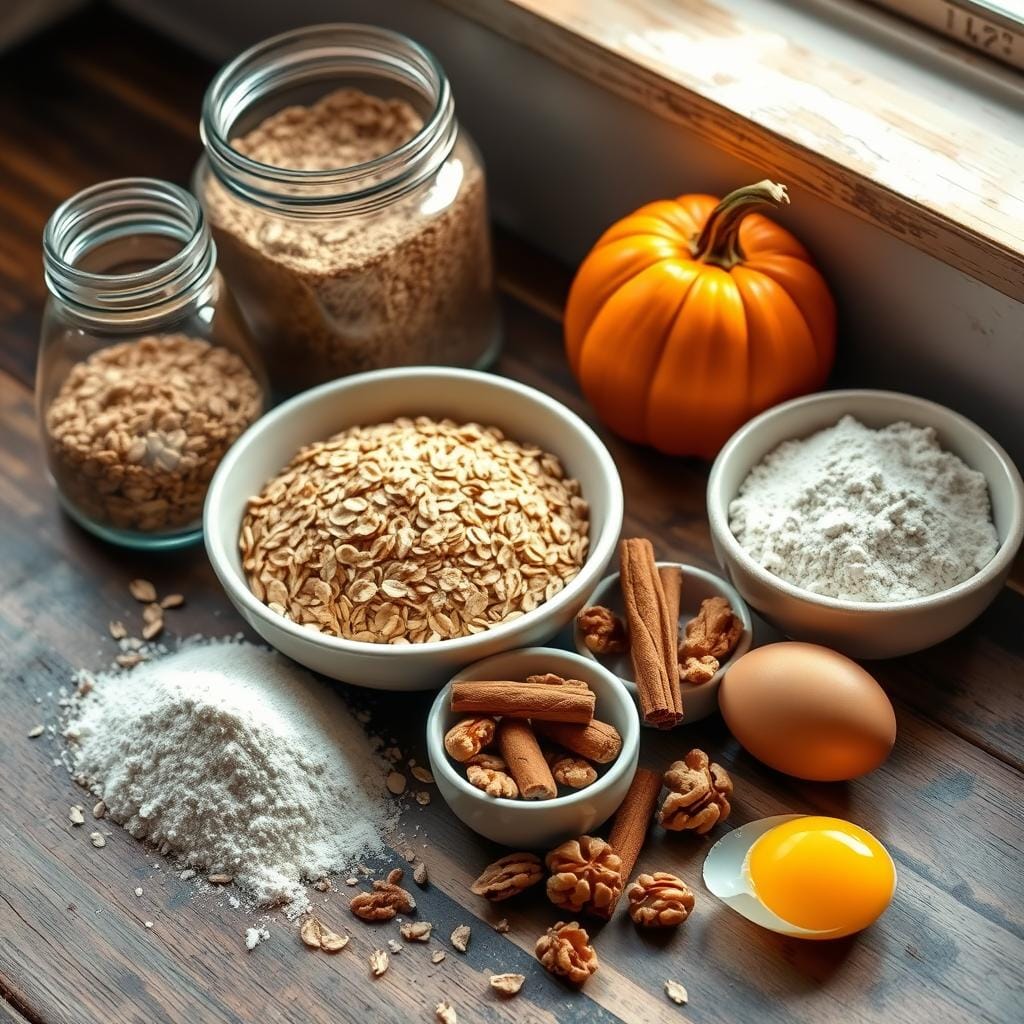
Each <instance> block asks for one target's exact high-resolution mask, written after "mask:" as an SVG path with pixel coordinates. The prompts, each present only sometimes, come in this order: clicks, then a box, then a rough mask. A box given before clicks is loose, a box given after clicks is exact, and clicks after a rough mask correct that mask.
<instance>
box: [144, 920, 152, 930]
mask: <svg viewBox="0 0 1024 1024" xmlns="http://www.w3.org/2000/svg"><path fill="white" fill-rule="evenodd" d="M142 923H143V924H144V925H145V926H146V927H147V928H152V927H153V922H152V921H143V922H142Z"/></svg>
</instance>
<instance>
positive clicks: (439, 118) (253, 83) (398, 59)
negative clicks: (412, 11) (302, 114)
mask: <svg viewBox="0 0 1024 1024" xmlns="http://www.w3.org/2000/svg"><path fill="white" fill-rule="evenodd" d="M354 70H357V71H360V72H361V73H363V74H366V75H368V76H370V75H374V74H377V75H380V76H381V77H386V78H390V79H392V80H397V81H401V82H402V83H403V84H404V85H405V86H407V87H408V88H410V89H413V90H414V91H417V92H419V94H420V95H422V96H423V97H424V98H425V99H428V100H429V101H430V102H431V104H432V107H431V110H430V113H429V115H427V116H426V117H425V118H424V121H423V125H422V127H421V128H420V129H419V130H418V131H417V132H415V133H414V134H413V135H412V136H411V137H410V138H409V139H407V140H406V141H405V142H403V143H402V144H401V145H400V146H398V147H396V148H395V149H393V150H391V151H390V152H388V153H385V154H383V155H381V156H378V157H374V158H373V159H372V160H367V161H363V162H361V163H356V164H349V165H347V166H342V167H336V168H329V169H325V170H303V169H299V168H288V167H278V166H276V165H274V164H267V163H263V162H261V161H259V160H255V159H253V158H252V157H250V156H247V155H246V154H244V153H241V152H240V151H239V150H237V149H235V148H234V146H233V145H232V144H231V142H230V139H229V136H230V133H231V130H232V128H233V127H234V125H235V124H236V123H237V121H238V120H239V118H240V117H242V116H243V115H244V114H245V113H246V111H247V110H248V109H249V108H250V107H251V106H252V104H253V103H255V102H258V101H260V100H262V99H265V98H266V97H267V96H269V95H272V94H273V93H274V91H276V90H278V89H280V88H284V87H288V86H291V85H295V84H298V83H301V82H304V81H310V80H317V79H323V78H328V77H330V76H331V74H338V73H340V72H349V73H351V72H352V71H354ZM456 133H457V124H456V122H455V105H454V100H453V97H452V91H451V86H450V84H449V82H448V78H447V76H446V75H445V73H444V69H443V68H442V66H441V64H440V62H439V61H438V60H437V59H436V58H435V57H434V55H433V54H432V53H431V52H430V51H429V50H428V49H427V48H426V47H424V46H422V45H421V44H420V43H417V42H415V41H414V40H412V39H410V38H409V37H408V36H405V35H403V34H402V33H400V32H395V31H393V30H391V29H386V28H381V27H379V26H375V25H364V24H359V23H357V22H327V23H323V24H319V25H308V26H304V27H301V28H297V29H291V30H289V31H287V32H282V33H280V34H279V35H275V36H271V37H270V38H268V39H265V40H262V41H261V42H259V43H256V44H255V45H254V46H251V47H250V48H249V49H247V50H245V51H243V52H242V53H240V54H239V55H238V56H237V57H235V58H234V59H233V60H231V61H229V62H228V63H227V64H225V65H224V66H223V67H222V68H221V69H220V70H219V71H218V72H217V74H216V75H215V76H214V77H213V79H212V81H211V82H210V85H209V86H208V88H207V90H206V94H205V95H204V97H203V106H202V116H201V120H200V137H201V138H202V141H203V145H204V148H205V150H206V155H207V158H208V162H209V165H210V168H211V170H212V171H213V173H214V174H215V175H216V177H217V178H218V180H219V181H220V182H221V183H222V184H223V185H224V186H225V187H226V188H228V189H229V190H230V191H232V192H235V193H237V194H239V195H241V196H243V197H244V198H245V199H247V200H249V201H251V202H254V203H256V204H257V205H260V206H263V207H266V208H269V209H273V210H277V211H278V212H282V213H287V214H291V215H300V216H301V215H303V214H308V215H310V216H322V215H323V214H324V213H331V212H343V213H349V212H364V211H366V210H370V209H379V208H381V207H383V206H386V205H389V204H390V203H392V202H394V201H395V200H396V199H398V198H400V197H401V196H402V195H405V194H407V193H409V192H411V191H413V190H414V189H416V188H418V187H419V186H420V185H421V184H422V183H424V182H425V181H427V180H429V179H430V177H431V176H432V175H433V174H434V173H436V171H437V170H438V169H439V168H440V167H441V165H442V164H443V163H444V161H445V160H446V159H447V158H448V156H449V155H450V153H451V151H452V149H453V148H454V145H455V137H456Z"/></svg>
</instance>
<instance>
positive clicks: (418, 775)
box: [409, 764, 434, 786]
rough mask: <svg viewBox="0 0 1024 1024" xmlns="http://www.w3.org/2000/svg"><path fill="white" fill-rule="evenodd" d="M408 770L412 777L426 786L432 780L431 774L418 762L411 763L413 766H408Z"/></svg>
mask: <svg viewBox="0 0 1024 1024" xmlns="http://www.w3.org/2000/svg"><path fill="white" fill-rule="evenodd" d="M409 771H411V772H412V776H413V778H414V779H417V780H418V781H419V782H422V783H424V784H426V785H428V786H429V785H430V784H431V783H432V782H433V781H434V776H433V774H432V773H431V772H430V771H429V770H428V769H426V768H423V767H421V766H420V765H418V764H417V765H413V767H412V768H410V769H409Z"/></svg>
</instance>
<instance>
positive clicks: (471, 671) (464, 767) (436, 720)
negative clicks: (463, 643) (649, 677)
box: [427, 647, 640, 849]
mask: <svg viewBox="0 0 1024 1024" xmlns="http://www.w3.org/2000/svg"><path fill="white" fill-rule="evenodd" d="M639 738H640V720H639V717H638V715H637V711H636V705H635V704H634V703H633V698H632V697H631V696H630V694H629V692H628V691H627V690H626V688H625V687H624V686H623V685H622V683H621V682H619V680H618V679H616V678H615V676H614V675H612V673H611V672H609V671H608V670H607V669H605V668H604V667H602V666H601V665H599V664H598V663H597V662H595V661H592V660H590V659H587V658H583V657H580V655H578V654H574V653H571V652H569V651H561V650H555V649H553V648H546V647H532V648H526V649H523V650H517V651H507V652H505V653H503V654H497V655H494V656H493V657H490V658H484V659H483V660H482V661H478V662H475V663H474V664H472V665H470V666H469V667H468V668H466V669H464V670H463V671H462V672H460V673H459V674H458V675H456V676H455V677H454V678H453V679H452V680H451V682H449V683H448V685H447V686H445V688H444V689H443V690H441V692H440V693H439V694H438V696H437V699H436V700H435V701H434V704H433V706H432V707H431V709H430V714H429V716H428V719H427V752H428V755H429V758H430V767H431V771H432V772H433V774H434V778H435V780H436V781H437V787H438V790H439V791H440V793H441V795H442V796H443V797H444V799H445V801H446V802H447V804H448V806H449V807H451V809H452V810H453V811H454V812H455V814H456V816H457V817H458V818H460V819H461V820H462V821H463V822H465V824H467V825H468V826H469V827H470V828H472V829H473V830H474V831H475V832H478V833H479V834H480V835H482V836H486V837H487V838H488V839H492V840H494V842H497V843H502V844H503V845H506V846H509V845H511V846H521V847H526V848H528V849H529V848H540V847H550V846H552V845H554V844H556V843H558V842H561V841H562V840H564V839H568V838H570V837H573V836H579V835H586V834H588V833H590V832H592V831H593V830H594V829H596V828H598V827H599V826H600V825H601V824H603V823H604V822H605V821H606V820H607V819H608V818H610V817H611V816H612V814H613V813H614V812H615V810H616V809H617V808H618V806H619V805H620V804H621V803H622V800H623V798H624V797H625V795H626V791H627V790H628V789H629V785H630V783H631V782H632V780H633V776H634V774H635V773H636V766H637V755H638V752H639Z"/></svg>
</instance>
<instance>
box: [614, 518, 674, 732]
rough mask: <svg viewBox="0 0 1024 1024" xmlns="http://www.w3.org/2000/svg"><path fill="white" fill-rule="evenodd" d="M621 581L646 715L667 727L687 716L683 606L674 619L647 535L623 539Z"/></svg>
mask: <svg viewBox="0 0 1024 1024" xmlns="http://www.w3.org/2000/svg"><path fill="white" fill-rule="evenodd" d="M619 560H620V569H621V571H620V575H619V579H620V586H621V587H622V597H623V600H624V602H625V606H626V624H627V627H628V629H629V638H630V644H629V653H630V657H631V659H632V661H633V678H634V680H635V681H636V688H637V692H638V694H639V697H640V710H641V711H642V712H643V716H644V721H645V722H646V723H648V724H650V725H656V726H658V727H659V728H662V729H670V728H672V726H674V725H677V724H678V723H679V722H680V721H681V720H682V717H683V704H682V697H681V695H680V691H679V660H678V646H679V627H678V621H679V620H678V612H677V616H676V620H675V621H674V622H670V621H669V614H668V613H669V609H668V607H667V601H666V597H665V590H664V587H663V586H662V582H661V577H660V576H659V574H658V570H657V567H656V566H655V564H654V548H653V547H652V546H651V542H650V541H649V540H646V539H645V538H642V537H634V538H630V539H626V540H623V541H622V543H621V544H620V545H619Z"/></svg>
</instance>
